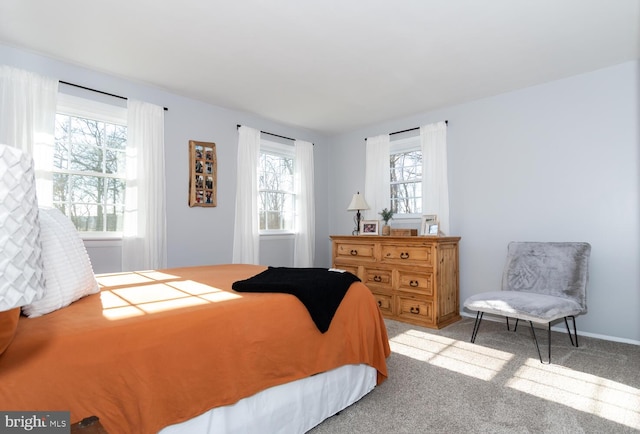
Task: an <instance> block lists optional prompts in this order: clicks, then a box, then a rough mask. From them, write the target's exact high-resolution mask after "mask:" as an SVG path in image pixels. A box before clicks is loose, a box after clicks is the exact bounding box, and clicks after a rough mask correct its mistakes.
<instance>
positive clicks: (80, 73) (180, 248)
mask: <svg viewBox="0 0 640 434" xmlns="http://www.w3.org/2000/svg"><path fill="white" fill-rule="evenodd" d="M0 64H6V65H11V66H15V67H18V68H22V69H26V70H29V71H33V72H36V73H39V74H42V75H47V76H51V77H55V78H58V79H59V80H63V81H67V82H71V83H75V84H80V85H83V86H87V87H90V88H94V89H98V90H101V91H105V92H109V93H113V94H116V95H122V96H126V97H130V98H137V99H140V100H144V101H148V102H151V103H154V104H158V105H161V106H164V107H167V108H168V109H169V110H168V111H166V112H165V152H166V155H165V159H166V185H167V196H166V199H167V247H168V266H169V267H179V266H189V265H203V264H220V263H230V262H231V260H232V248H233V221H234V215H235V191H236V157H237V151H236V150H237V144H238V135H237V129H236V125H237V124H242V125H248V126H251V127H253V128H257V129H260V130H263V131H268V132H270V133H274V134H279V135H283V136H286V137H292V138H297V139H303V140H307V141H310V142H313V143H314V144H315V147H314V159H315V169H314V170H315V172H316V174H317V175H316V176H317V177H318V179H319V181H318V182H316V200H317V203H318V205H317V214H316V221H317V222H318V224H317V227H316V231H317V236H318V237H319V238H322V239H328V228H327V227H328V226H327V221H328V211H327V207H326V203H327V185H326V184H325V183H324V182H322V180H323V179H324V178H325V176H324V174H326V166H327V155H328V150H327V146H326V138H325V137H324V136H322V135H319V134H317V133H312V132H310V131H306V130H302V129H299V128H293V127H289V126H286V125H281V124H277V123H274V122H271V121H269V120H268V119H264V118H260V117H257V116H253V115H250V114H247V113H243V112H238V111H234V110H228V109H225V108H221V107H217V106H213V105H210V104H205V103H203V102H200V101H196V100H193V99H188V98H183V97H180V96H177V95H175V94H171V93H168V92H165V91H163V90H160V89H157V88H154V87H152V86H147V85H144V84H140V83H134V82H131V81H126V80H122V79H120V78H117V77H113V76H109V75H106V74H101V73H99V72H96V71H91V70H87V69H84V68H81V67H78V66H75V65H70V64H67V63H63V62H59V61H56V60H53V59H50V58H47V57H44V56H40V55H37V54H34V53H30V52H26V51H23V50H18V49H14V48H11V47H8V46H4V45H0ZM212 80H215V77H213V76H212ZM86 96H87V97H89V98H91V97H94V98H101V97H100V96H99V95H98V94H95V93H94V92H87V93H86ZM189 140H199V141H207V142H215V143H216V151H217V157H218V206H217V207H215V208H202V207H194V208H190V207H189V206H188V188H189V187H188V180H189V175H188V169H189V163H188V149H189V148H188V144H189ZM86 245H87V249H88V251H89V254H90V256H91V260H92V263H93V265H94V269H95V271H96V272H113V271H119V270H118V269H114V267H115V266H116V264H119V263H120V260H119V257H120V254H119V248H118V246H117V243H114V242H113V241H110V242H107V243H102V244H101V243H100V242H97V241H91V242H88V243H86ZM290 246H291V248H292V246H293V241H292V240H291V239H283V238H273V237H269V238H266V239H264V240H263V241H262V242H261V248H260V258H261V263H263V264H265V265H274V266H292V265H293V254H292V252H291V249H289V247H290ZM317 256H318V258H319V259H320V262H323V261H324V262H325V263H327V261H326V251H320V252H319V253H318V254H317Z"/></svg>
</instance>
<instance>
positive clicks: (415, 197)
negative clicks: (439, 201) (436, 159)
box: [389, 137, 422, 217]
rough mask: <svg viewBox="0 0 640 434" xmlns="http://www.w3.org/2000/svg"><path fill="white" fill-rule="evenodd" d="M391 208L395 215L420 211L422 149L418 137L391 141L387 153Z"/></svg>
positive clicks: (406, 214) (408, 214)
mask: <svg viewBox="0 0 640 434" xmlns="http://www.w3.org/2000/svg"><path fill="white" fill-rule="evenodd" d="M389 170H390V187H391V198H390V203H391V210H392V211H393V213H394V214H395V215H396V216H405V217H414V216H418V215H420V214H421V213H422V150H421V148H420V138H419V137H409V138H404V139H399V140H394V141H392V142H391V150H390V155H389Z"/></svg>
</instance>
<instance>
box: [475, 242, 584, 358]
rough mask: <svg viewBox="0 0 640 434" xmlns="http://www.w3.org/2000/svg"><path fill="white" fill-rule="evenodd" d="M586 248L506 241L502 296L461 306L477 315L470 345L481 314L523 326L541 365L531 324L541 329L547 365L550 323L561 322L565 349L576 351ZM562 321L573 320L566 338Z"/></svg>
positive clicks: (496, 294)
mask: <svg viewBox="0 0 640 434" xmlns="http://www.w3.org/2000/svg"><path fill="white" fill-rule="evenodd" d="M590 254H591V245H589V244H588V243H570V242H568V243H554V242H512V243H510V244H509V247H508V253H507V261H506V264H505V267H504V272H503V275H502V291H491V292H484V293H480V294H476V295H473V296H471V297H469V298H467V299H466V300H465V302H464V307H466V308H467V309H470V310H473V311H477V314H476V321H475V324H474V326H473V332H472V334H471V342H475V340H476V336H477V334H478V329H479V328H480V322H481V321H482V316H483V315H484V313H485V312H486V313H490V314H495V315H500V316H505V317H506V318H507V330H509V318H515V319H516V324H515V326H514V331H515V330H516V329H517V327H518V320H524V321H529V324H530V325H531V333H532V335H533V340H534V342H535V344H536V349H537V350H538V357H540V362H542V363H544V362H543V361H542V355H541V354H540V347H539V346H538V340H537V338H536V334H535V330H534V327H533V323H534V322H535V323H542V324H547V327H548V335H547V338H548V348H549V350H548V363H551V323H552V322H554V321H556V320H559V319H560V318H564V322H565V325H566V326H567V332H568V333H569V339H570V340H571V345H573V346H575V347H577V346H578V331H577V329H576V318H575V316H576V315H579V314H583V313H586V312H587V282H588V279H589V256H590ZM567 318H571V319H572V320H573V331H574V336H575V343H574V338H573V337H572V336H571V330H570V329H569V323H568V321H567Z"/></svg>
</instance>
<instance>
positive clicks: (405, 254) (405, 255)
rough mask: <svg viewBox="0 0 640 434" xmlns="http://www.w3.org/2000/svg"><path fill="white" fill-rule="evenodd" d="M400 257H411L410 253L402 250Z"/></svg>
mask: <svg viewBox="0 0 640 434" xmlns="http://www.w3.org/2000/svg"><path fill="white" fill-rule="evenodd" d="M400 259H409V253H408V252H407V253H405V252H402V253H400Z"/></svg>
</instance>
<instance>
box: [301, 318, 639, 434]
mask: <svg viewBox="0 0 640 434" xmlns="http://www.w3.org/2000/svg"><path fill="white" fill-rule="evenodd" d="M578 321H579V318H578ZM386 324H387V330H388V332H389V339H390V343H391V350H392V354H391V356H390V357H389V359H388V360H387V363H388V368H389V378H388V380H387V381H385V382H384V383H383V384H381V385H380V386H378V387H376V389H374V390H373V391H372V392H371V393H369V394H368V395H367V396H365V397H364V398H362V399H361V400H360V401H359V402H357V403H355V404H354V405H352V406H351V407H349V408H347V409H345V410H343V411H342V412H340V413H339V414H338V415H336V416H333V417H331V418H329V419H327V420H326V421H324V422H323V423H322V424H320V425H318V426H317V427H316V428H314V429H313V430H311V431H310V433H311V434H325V433H349V434H356V433H363V434H364V433H367V434H372V433H385V434H387V433H412V434H413V433H510V434H511V433H572V434H573V433H631V432H634V433H637V432H640V346H638V345H631V344H624V343H616V342H610V341H605V340H601V339H594V338H588V337H583V336H579V344H580V347H579V348H574V347H572V346H571V343H570V342H569V338H568V336H567V335H566V334H564V333H558V332H552V347H551V357H552V360H551V361H552V364H551V365H543V364H541V363H540V361H539V359H538V355H537V352H536V350H535V346H534V344H533V340H532V338H531V331H530V329H529V327H528V324H527V323H522V322H521V323H520V325H519V326H518V331H517V332H516V333H513V332H508V331H507V329H506V325H505V323H504V322H493V321H483V322H482V325H481V328H480V331H479V333H478V337H477V339H476V343H475V344H471V343H470V342H469V339H470V337H471V330H472V328H473V320H472V319H469V318H464V319H463V320H462V321H459V322H457V323H455V324H453V325H451V326H449V327H446V328H444V329H442V330H431V329H427V328H422V327H417V326H413V325H410V324H404V323H400V322H397V321H392V320H386ZM536 331H537V333H536V335H537V336H538V341H539V343H540V344H541V350H542V351H543V357H544V354H545V352H546V342H547V340H546V331H545V330H539V333H538V329H536Z"/></svg>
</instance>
